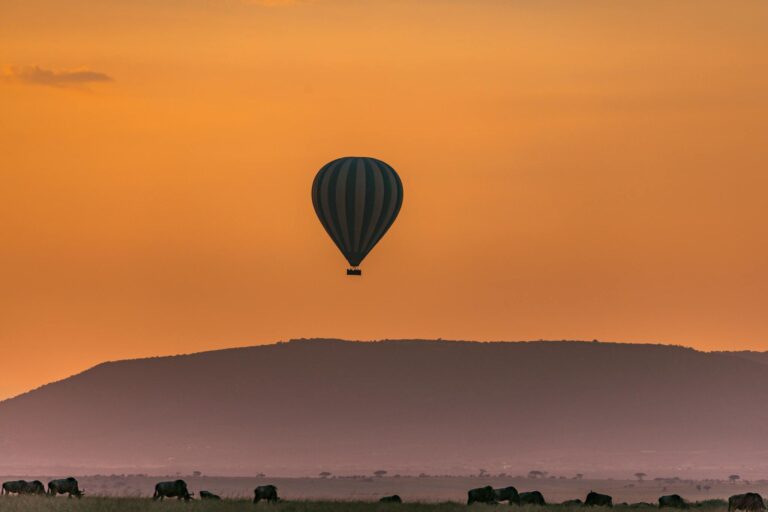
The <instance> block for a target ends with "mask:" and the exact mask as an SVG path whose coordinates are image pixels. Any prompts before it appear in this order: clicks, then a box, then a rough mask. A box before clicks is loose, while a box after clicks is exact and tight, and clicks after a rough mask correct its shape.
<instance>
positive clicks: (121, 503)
mask: <svg viewBox="0 0 768 512" xmlns="http://www.w3.org/2000/svg"><path fill="white" fill-rule="evenodd" d="M499 507H502V508H506V507H509V505H504V504H500V505H496V506H493V505H480V504H475V505H472V506H471V510H472V511H473V512H492V511H498V510H499ZM513 507H514V510H515V512H550V511H556V512H576V511H579V510H583V509H582V508H581V507H570V506H563V505H546V506H545V507H537V506H522V507H521V506H516V505H513ZM726 508H727V507H726V504H725V503H724V502H720V501H717V502H714V501H713V502H707V503H704V504H701V505H699V506H697V508H696V509H697V510H701V511H702V512H720V511H723V510H726ZM467 509H468V507H467V506H466V505H464V504H461V503H458V502H442V503H425V502H412V503H403V504H399V505H398V504H382V503H377V502H370V501H309V500H307V501H304V500H298V501H283V502H280V503H278V504H273V505H271V504H267V503H260V504H258V505H254V504H253V503H252V502H250V500H245V499H224V500H221V501H198V500H195V501H191V502H189V503H185V502H183V501H177V500H165V501H164V502H155V501H152V500H150V499H148V498H113V497H84V498H82V499H80V500H78V499H67V498H46V497H16V496H11V497H3V498H2V499H0V511H2V512H248V511H251V512H255V511H259V510H261V511H265V510H268V511H271V512H461V511H466V510H467ZM614 509H620V510H621V509H625V510H627V511H635V510H652V509H655V507H653V508H652V507H629V506H617V507H614Z"/></svg>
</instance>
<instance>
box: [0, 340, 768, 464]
mask: <svg viewBox="0 0 768 512" xmlns="http://www.w3.org/2000/svg"><path fill="white" fill-rule="evenodd" d="M766 364H768V356H766V354H764V353H748V352H713V353H705V352H699V351H696V350H693V349H690V348H685V347H679V346H668V345H653V344H623V343H606V342H599V343H598V342H568V341H537V342H487V343H485V342H484V343H477V342H465V341H427V340H385V341H378V342H365V343H355V342H350V341H343V340H328V339H322V340H320V339H311V340H293V341H290V342H285V343H277V344H273V345H260V346H255V347H247V348H233V349H225V350H216V351H211V352H202V353H197V354H188V355H179V356H171V357H153V358H146V359H133V360H124V361H114V362H107V363H103V364H100V365H97V366H95V367H93V368H91V369H89V370H87V371H85V372H82V373H80V374H78V375H74V376H72V377H70V378H68V379H64V380H62V381H58V382H55V383H51V384H48V385H46V386H43V387H41V388H38V389H36V390H33V391H31V392H29V393H25V394H23V395H20V396H18V397H15V398H12V399H9V400H6V401H4V402H1V403H0V453H2V457H1V458H0V471H3V472H6V473H7V472H25V471H27V470H33V469H35V470H36V469H45V468H54V467H58V468H61V467H69V468H73V469H80V470H82V471H88V470H93V471H96V470H106V469H109V468H112V469H114V468H122V469H123V470H125V471H128V470H130V469H137V470H138V469H141V470H142V471H145V472H152V471H157V472H168V471H176V470H178V471H190V470H192V469H200V470H203V471H207V472H217V473H220V474H248V473H255V472H260V471H268V472H272V473H275V472H279V473H283V474H314V473H316V472H317V471H319V470H321V469H322V470H326V469H327V470H331V471H337V470H338V471H341V470H349V471H353V470H368V469H371V468H373V469H378V468H382V467H383V468H389V469H393V470H398V471H401V472H408V471H422V470H427V471H433V472H442V473H451V472H454V473H455V472H466V471H471V470H474V471H476V470H477V468H479V467H484V468H487V469H493V470H499V471H502V470H504V471H507V472H514V471H524V470H526V471H527V469H531V468H533V467H546V468H558V469H562V470H563V471H566V470H569V469H572V470H574V471H579V472H584V471H590V470H593V471H603V472H606V471H608V472H610V471H629V470H632V469H637V468H640V469H642V470H646V471H647V470H648V469H652V468H663V469H675V470H676V471H679V472H686V471H689V472H699V473H698V474H703V473H704V472H707V471H719V472H722V471H721V468H725V467H727V468H745V469H747V470H762V468H765V469H768V457H767V455H768V448H764V446H765V439H766V438H768V437H767V436H766V435H767V434H768V422H767V421H766V420H768V408H767V407H766V405H768V371H766Z"/></svg>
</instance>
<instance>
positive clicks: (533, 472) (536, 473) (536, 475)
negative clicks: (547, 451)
mask: <svg viewBox="0 0 768 512" xmlns="http://www.w3.org/2000/svg"><path fill="white" fill-rule="evenodd" d="M546 474H547V472H546V471H539V470H538V469H534V470H531V471H529V472H528V478H544V476H545V475H546Z"/></svg>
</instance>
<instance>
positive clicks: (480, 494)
mask: <svg viewBox="0 0 768 512" xmlns="http://www.w3.org/2000/svg"><path fill="white" fill-rule="evenodd" d="M473 503H496V492H495V491H494V490H493V487H491V486H490V485H486V486H485V487H477V488H476V489H470V490H469V491H467V505H471V504H473Z"/></svg>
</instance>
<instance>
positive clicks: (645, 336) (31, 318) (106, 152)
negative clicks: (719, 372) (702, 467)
mask: <svg viewBox="0 0 768 512" xmlns="http://www.w3.org/2000/svg"><path fill="white" fill-rule="evenodd" d="M766 26H768V2H765V1H764V0H754V1H748V0H744V1H742V0H728V1H726V0H723V1H706V0H690V1H685V0H680V1H667V0H664V1H661V0H659V1H655V0H643V1H640V0H637V1H630V0H627V1H621V0H604V1H585V2H573V1H570V0H562V1H557V0H551V1H547V0H542V1H534V0H509V1H503V0H442V1H439V0H419V1H404V0H380V1H377V0H367V1H362V0H314V1H310V0H307V1H299V0H297V1H278V0H273V1H245V0H163V1H157V0H100V1H92V0H89V1H86V0H69V1H67V2H61V1H60V0H2V2H1V3H0V177H2V182H0V234H2V238H1V244H0V348H2V356H0V376H1V377H0V398H2V397H8V396H10V395H13V394H16V393H19V392H22V391H24V390H27V389H30V388H32V387H36V386H39V385H41V384H44V383H46V382H48V381H50V380H53V379H58V378H63V377H65V376H67V375H70V374H72V373H74V372H77V371H81V370H83V369H85V368H87V367H89V366H91V365H93V364H96V363H99V362H101V361H104V360H109V359H121V358H129V357H140V356H152V355H165V354H176V353H184V352H194V351H200V350H207V349H215V348H223V347H232V346H244V345H253V344H259V343H267V342H274V341H277V340H283V339H289V338H295V337H343V338H350V339H378V338H413V337H419V338H437V337H441V338H444V339H473V340H502V339H503V340H523V339H540V338H544V339H593V338H598V339H601V340H616V341H650V342H664V343H675V344H683V345H688V346H693V347H696V348H701V349H705V350H715V349H755V350H768V315H767V314H766V311H767V310H768V229H766V221H767V220H768V200H767V199H766V190H768V92H767V91H768V30H766ZM344 155H366V156H373V157H376V158H380V159H382V160H384V161H386V162H388V163H389V164H390V165H391V166H392V167H394V168H395V169H396V170H397V171H398V173H399V174H400V177H401V178H402V181H403V186H404V196H405V198H404V203H403V209H402V211H401V214H400V217H399V218H398V220H397V222H396V223H395V225H394V227H393V228H392V229H391V230H390V232H389V233H388V234H387V236H386V237H385V238H384V240H383V241H382V242H381V243H380V244H379V245H378V246H377V247H376V248H375V249H374V251H373V252H372V253H371V254H370V256H369V257H368V258H367V259H366V261H365V262H364V263H363V266H362V268H363V276H362V278H348V277H347V276H345V275H344V270H345V268H346V262H345V261H344V259H343V257H342V256H341V255H340V254H339V253H338V250H337V249H336V247H335V246H334V245H333V244H332V243H331V241H330V240H329V239H328V237H327V235H326V233H325V232H324V230H323V229H322V227H321V225H320V223H319V222H318V220H317V218H316V216H315V213H314V211H313V208H312V203H311V199H310V186H311V183H312V179H313V177H314V175H315V173H316V172H317V170H318V169H319V168H320V167H321V166H322V165H323V164H325V163H326V162H328V161H330V160H333V159H334V158H337V157H339V156H344ZM255 371H257V369H255Z"/></svg>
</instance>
